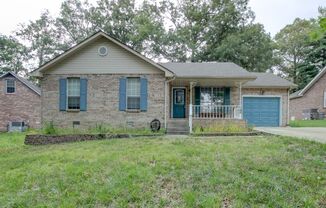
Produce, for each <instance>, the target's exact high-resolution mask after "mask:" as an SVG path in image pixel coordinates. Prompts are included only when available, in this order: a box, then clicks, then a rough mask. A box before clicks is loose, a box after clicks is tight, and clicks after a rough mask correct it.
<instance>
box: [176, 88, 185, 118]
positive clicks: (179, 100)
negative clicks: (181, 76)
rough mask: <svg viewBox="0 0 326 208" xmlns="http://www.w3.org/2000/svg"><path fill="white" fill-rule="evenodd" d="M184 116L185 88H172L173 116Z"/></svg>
mask: <svg viewBox="0 0 326 208" xmlns="http://www.w3.org/2000/svg"><path fill="white" fill-rule="evenodd" d="M185 117H186V90H185V89H184V88H174V89H173V118H185Z"/></svg>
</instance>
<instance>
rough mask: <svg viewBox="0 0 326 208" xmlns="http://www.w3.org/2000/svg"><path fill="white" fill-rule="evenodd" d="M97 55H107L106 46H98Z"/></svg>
mask: <svg viewBox="0 0 326 208" xmlns="http://www.w3.org/2000/svg"><path fill="white" fill-rule="evenodd" d="M98 55H100V56H106V55H108V48H107V47H105V46H100V47H99V48H98Z"/></svg>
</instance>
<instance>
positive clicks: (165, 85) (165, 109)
mask: <svg viewBox="0 0 326 208" xmlns="http://www.w3.org/2000/svg"><path fill="white" fill-rule="evenodd" d="M173 80H175V77H174V76H173V77H172V78H171V79H168V80H165V82H164V89H165V90H164V128H165V130H166V128H167V113H166V111H167V103H166V102H167V96H168V89H167V88H168V84H169V83H170V82H172V81H173Z"/></svg>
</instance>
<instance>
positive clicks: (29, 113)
mask: <svg viewBox="0 0 326 208" xmlns="http://www.w3.org/2000/svg"><path fill="white" fill-rule="evenodd" d="M8 78H11V79H15V78H13V77H8ZM5 80H6V78H3V79H1V80H0V90H1V92H0V106H1V110H0V131H6V130H7V125H8V123H9V122H10V121H18V122H22V121H24V122H26V123H27V125H28V126H29V127H31V128H39V127H40V120H41V113H40V112H41V98H40V96H39V95H38V94H36V93H35V92H34V91H32V90H31V89H30V88H28V87H27V86H26V85H25V84H23V83H21V82H20V81H19V80H17V79H15V84H16V91H15V93H14V94H6V81H5Z"/></svg>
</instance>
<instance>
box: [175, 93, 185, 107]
mask: <svg viewBox="0 0 326 208" xmlns="http://www.w3.org/2000/svg"><path fill="white" fill-rule="evenodd" d="M174 93H175V96H174V104H177V105H183V104H184V100H185V99H184V96H185V91H184V90H183V89H182V90H176V91H175V92H174Z"/></svg>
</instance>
